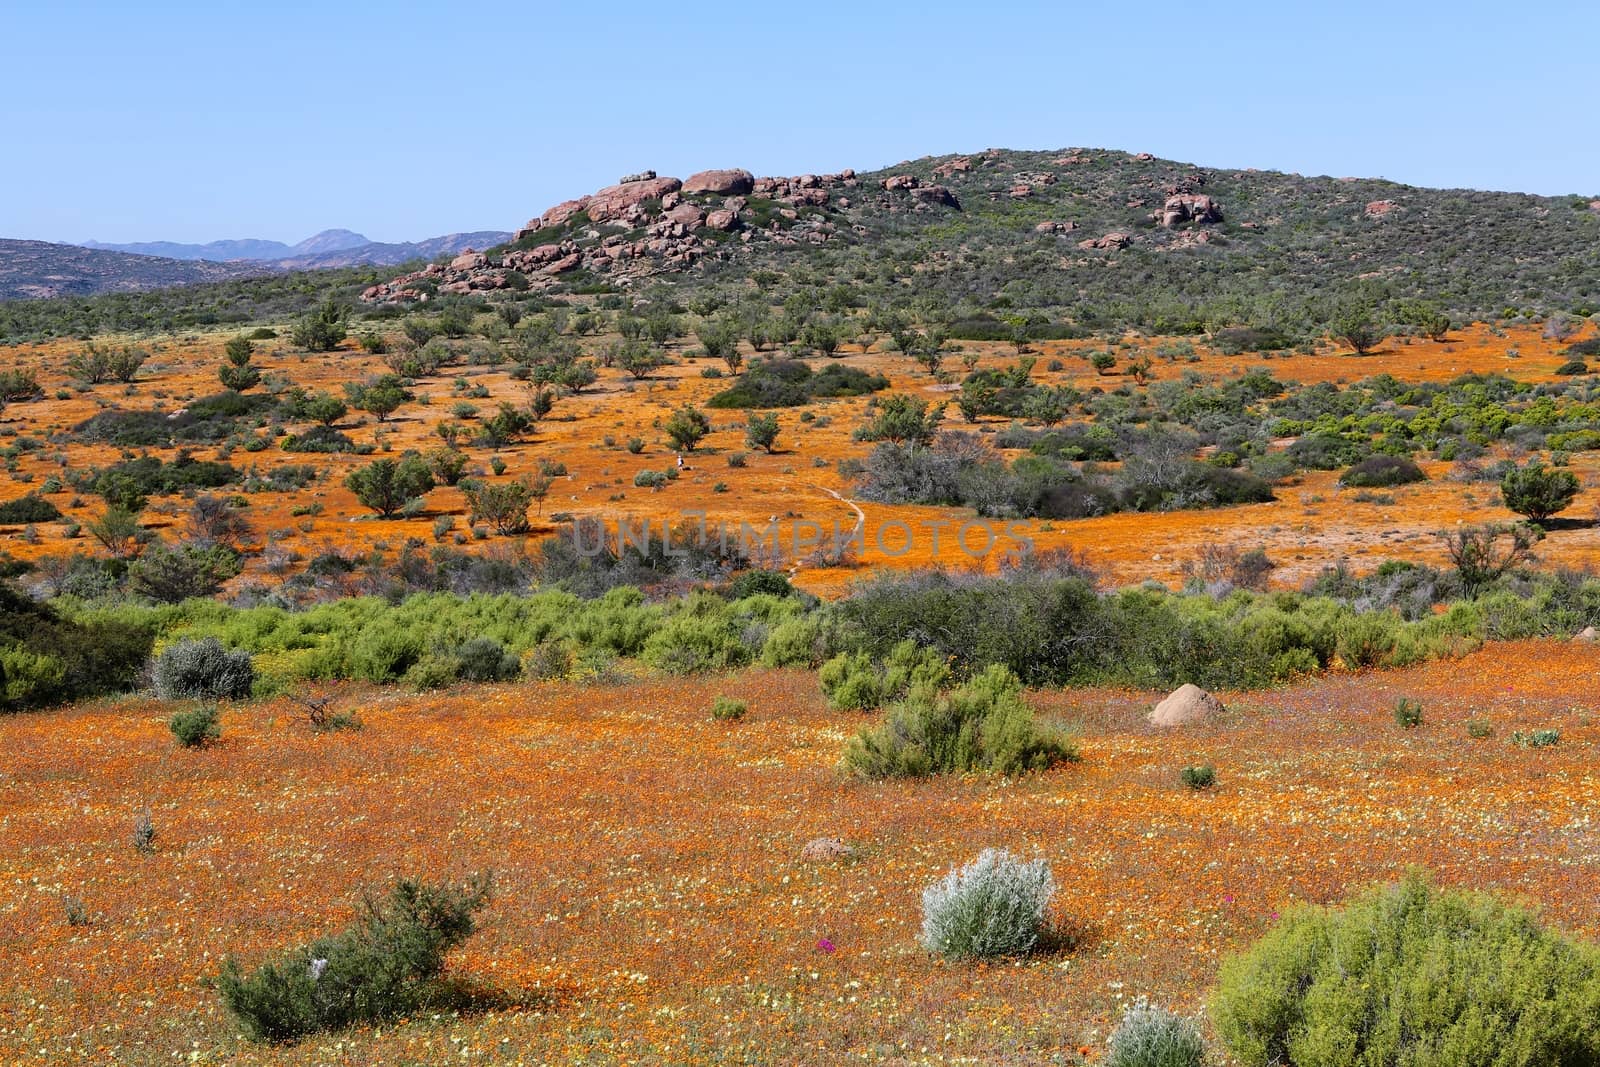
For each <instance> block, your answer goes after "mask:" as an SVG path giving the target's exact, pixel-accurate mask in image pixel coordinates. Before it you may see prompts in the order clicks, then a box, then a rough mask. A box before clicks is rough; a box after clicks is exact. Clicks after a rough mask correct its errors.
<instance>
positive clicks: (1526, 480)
mask: <svg viewBox="0 0 1600 1067" xmlns="http://www.w3.org/2000/svg"><path fill="white" fill-rule="evenodd" d="M1577 495H1578V476H1577V475H1576V474H1573V473H1572V472H1571V471H1569V470H1563V469H1561V468H1560V467H1555V468H1546V467H1545V465H1544V464H1543V463H1541V462H1539V461H1538V460H1533V461H1531V462H1529V464H1528V465H1527V466H1526V467H1521V468H1517V469H1515V470H1510V471H1507V472H1506V476H1505V477H1504V478H1502V479H1500V496H1501V497H1502V498H1503V499H1504V500H1505V502H1506V507H1508V508H1510V509H1511V510H1512V511H1514V512H1516V513H1517V514H1518V515H1526V516H1527V517H1528V518H1530V519H1532V520H1533V521H1534V522H1543V521H1544V520H1545V519H1548V518H1549V517H1550V516H1552V515H1554V514H1556V513H1557V512H1559V511H1564V510H1566V508H1567V507H1568V506H1569V505H1570V504H1571V503H1572V499H1573V497H1575V496H1577Z"/></svg>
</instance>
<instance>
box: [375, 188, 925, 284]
mask: <svg viewBox="0 0 1600 1067" xmlns="http://www.w3.org/2000/svg"><path fill="white" fill-rule="evenodd" d="M914 180H915V179H913V181H914ZM856 185H857V181H856V175H855V171H853V170H845V171H841V172H839V173H838V174H820V175H819V174H802V175H799V176H796V177H767V178H757V177H755V176H754V175H752V174H751V173H750V172H749V171H747V170H742V169H727V170H704V171H700V172H699V173H697V174H691V175H690V176H689V178H688V179H687V180H686V181H679V180H678V179H677V178H664V177H659V176H658V175H657V174H656V172H655V171H653V170H646V171H641V172H639V173H637V174H629V175H627V176H625V177H624V178H623V179H622V180H621V181H620V182H618V183H617V184H615V185H608V186H606V187H605V188H604V189H600V190H597V191H596V192H593V193H591V194H589V195H588V196H583V197H579V198H578V199H576V200H565V201H563V202H561V203H559V204H556V205H555V206H553V207H551V208H549V209H548V210H546V211H545V212H544V213H543V214H541V215H539V216H538V217H536V218H532V219H529V220H528V223H527V225H525V226H524V227H523V228H522V229H520V230H518V231H517V235H516V239H517V240H518V241H519V242H521V241H525V240H526V239H527V238H528V237H531V236H533V235H536V234H538V233H540V232H541V231H544V230H553V229H557V228H565V230H566V232H565V233H561V234H558V235H554V236H557V237H558V238H559V239H557V240H551V241H547V242H543V243H541V244H538V245H535V246H534V247H532V248H521V249H513V250H511V251H508V252H505V253H504V254H502V255H500V256H497V257H490V256H487V255H485V254H484V253H482V252H475V251H471V250H469V251H467V252H463V253H462V254H461V255H459V256H456V257H455V258H454V259H452V260H451V261H450V262H449V263H448V264H441V263H434V264H430V265H429V266H428V267H427V268H425V269H423V270H420V271H414V272H412V273H410V274H406V275H402V276H400V277H398V278H395V279H393V280H391V281H388V282H384V283H382V284H380V285H374V286H372V287H371V288H369V289H367V290H366V291H365V292H364V293H362V294H361V298H362V300H364V301H367V302H368V303H385V302H410V301H422V300H426V299H427V290H428V289H429V288H435V287H436V288H437V289H438V290H439V291H440V292H446V293H466V292H472V291H485V290H494V289H505V288H512V287H515V288H524V287H535V288H538V287H547V286H549V285H551V284H553V283H554V282H555V280H556V279H557V278H558V277H559V276H560V275H563V274H567V273H570V272H572V271H574V270H577V269H579V268H580V267H581V268H583V269H585V270H588V271H593V272H597V273H603V274H610V275H612V276H613V277H614V278H615V279H616V280H620V281H624V282H625V281H628V280H631V279H632V278H634V277H639V276H644V275H648V274H654V273H658V272H660V271H665V270H681V269H683V268H684V267H687V266H690V265H692V264H693V263H695V262H696V261H698V260H700V259H702V258H704V257H705V256H708V255H716V254H719V253H718V244H719V241H720V240H726V238H724V237H721V236H720V235H723V234H728V233H732V232H735V231H742V232H739V240H740V241H742V242H750V241H753V240H764V241H772V242H774V243H777V244H790V245H793V244H801V243H810V244H822V243H824V242H825V241H827V240H828V238H829V237H830V236H831V235H832V234H833V232H834V228H833V224H832V223H831V222H829V221H827V220H826V218H822V217H817V216H815V215H812V216H809V217H806V218H802V217H801V212H800V210H799V209H801V208H808V207H809V208H821V207H824V206H826V205H828V204H829V203H830V201H831V200H832V198H833V197H834V196H835V195H837V194H838V193H839V192H840V191H841V190H847V189H851V188H854V187H855V186H856ZM916 193H917V194H918V195H919V196H921V197H926V196H929V195H933V196H935V197H937V196H938V195H940V194H943V195H944V196H946V197H949V194H948V192H946V191H945V190H944V189H943V188H942V187H940V186H932V187H928V188H927V189H920V188H919V189H917V190H916ZM691 197H692V198H693V199H689V198H691ZM749 197H761V198H764V199H768V200H773V201H777V202H778V203H779V204H782V205H785V206H782V207H779V208H778V210H777V212H776V214H777V216H778V217H779V218H781V219H782V220H783V222H782V223H779V222H778V221H777V220H776V219H772V220H770V221H768V223H767V224H766V227H765V228H763V229H755V228H754V227H751V226H748V225H747V223H746V217H747V215H748V207H749V201H748V198H749ZM718 198H720V200H719V199H718ZM949 199H950V201H952V202H953V201H954V197H949ZM838 204H839V206H841V207H843V206H848V204H849V200H848V199H845V198H844V197H842V196H841V197H840V199H839V201H838ZM580 213H581V214H582V216H583V217H584V218H586V219H587V220H588V221H587V225H581V223H582V219H579V218H578V216H579V215H580ZM575 222H576V223H580V224H579V225H573V224H574V223H575ZM419 283H428V284H419ZM524 283H526V285H524Z"/></svg>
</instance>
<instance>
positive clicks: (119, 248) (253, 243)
mask: <svg viewBox="0 0 1600 1067" xmlns="http://www.w3.org/2000/svg"><path fill="white" fill-rule="evenodd" d="M510 239H511V234H509V233H504V232H501V231H499V230H479V231H478V232H476V233H450V234H445V235H444V236H443V237H430V238H428V239H427V240H425V241H401V242H395V243H386V242H383V241H374V240H372V239H371V238H369V237H367V236H366V235H364V234H359V233H356V232H354V231H353V230H323V231H322V232H321V233H317V234H312V235H311V236H310V237H307V238H306V239H305V240H304V241H301V242H299V243H298V244H292V245H286V244H284V243H283V242H282V241H265V240H261V239H260V238H255V237H246V238H241V239H239V240H234V241H211V242H209V243H208V244H203V245H195V244H180V243H178V242H176V241H140V242H135V243H133V244H103V243H101V242H99V241H85V242H83V247H84V248H92V249H96V250H98V251H101V252H127V253H130V254H133V255H139V256H160V257H162V258H163V259H182V260H207V261H209V262H212V263H236V262H239V261H241V260H243V261H248V262H251V263H265V264H267V265H269V266H272V267H275V268H277V269H280V270H309V269H314V268H317V267H352V266H355V265H357V264H361V263H371V264H377V265H384V264H391V263H404V262H406V261H407V260H411V259H417V258H422V259H432V258H433V257H435V256H442V255H445V254H447V253H450V254H454V253H456V252H461V251H464V250H465V249H468V248H477V249H483V248H488V247H490V246H491V245H497V244H501V243H503V242H505V241H509V240H510Z"/></svg>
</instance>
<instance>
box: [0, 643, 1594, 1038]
mask: <svg viewBox="0 0 1600 1067" xmlns="http://www.w3.org/2000/svg"><path fill="white" fill-rule="evenodd" d="M1597 668H1600V649H1597V648H1596V647H1595V646H1593V645H1585V644H1571V643H1557V642H1552V641H1543V642H1526V643H1512V644H1505V643H1502V644H1491V645H1489V646H1487V647H1485V648H1484V649H1482V650H1480V651H1478V652H1475V653H1473V654H1471V655H1469V656H1467V657H1465V658H1463V659H1460V660H1457V661H1453V662H1442V663H1434V664H1429V665H1426V666H1423V667H1418V668H1414V669H1407V670H1401V671H1392V672H1386V673H1348V672H1335V673H1332V674H1329V675H1327V676H1324V677H1320V678H1316V679H1312V680H1307V681H1304V682H1300V683H1297V684H1295V685H1292V686H1289V687H1286V688H1282V689H1279V690H1274V691H1270V692H1248V693H1224V694H1221V696H1222V697H1223V699H1224V700H1225V701H1226V703H1227V706H1228V711H1227V713H1226V714H1225V715H1223V716H1221V717H1219V718H1217V719H1214V720H1211V721H1209V722H1207V723H1206V724H1204V725H1199V726H1193V727H1188V728H1184V729H1181V730H1175V731H1166V732H1158V731H1156V730H1154V729H1153V728H1151V727H1149V726H1148V725H1146V723H1145V721H1144V714H1145V712H1146V711H1147V710H1148V708H1149V706H1150V704H1151V703H1152V702H1153V700H1154V698H1155V695H1152V694H1149V693H1136V692H1124V691H1106V690H1073V691H1065V692H1062V691H1052V692H1039V693H1034V694H1031V699H1032V701H1033V703H1034V704H1035V706H1036V708H1037V709H1038V711H1039V713H1040V714H1041V715H1042V716H1043V717H1045V718H1047V719H1058V720H1065V721H1070V722H1076V723H1078V724H1079V725H1080V729H1081V748H1082V753H1083V759H1082V761H1081V762H1079V763H1075V764H1066V765H1063V766H1061V767H1059V768H1057V769H1055V770H1052V771H1049V772H1047V773H1042V774H1037V775H1033V776H1030V777H1027V778H1025V779H1022V780H1018V781H1005V780H996V779H992V778H983V777H973V778H957V779H952V778H933V779H925V780H919V781H891V782H881V783H870V784H869V783H861V782H857V781H853V780H849V779H846V778H843V777H841V775H840V774H839V773H838V771H837V770H836V764H837V761H838V758H839V755H840V752H841V750H842V747H843V745H844V742H845V740H846V738H847V737H848V736H849V735H850V734H851V733H852V732H853V731H855V730H856V729H857V728H859V727H860V726H861V725H863V724H864V723H866V722H869V721H872V719H873V718H874V716H871V715H864V714H862V713H857V712H838V711H832V710H830V709H829V708H828V707H827V705H826V703H825V701H824V700H823V699H822V697H821V695H820V693H819V691H818V687H817V681H816V677H815V675H813V674H811V673H807V672H799V671H773V670H749V671H745V672H742V673H737V674H732V675H723V676H709V677H706V676H702V677H699V678H696V679H693V680H688V681H685V680H681V679H671V680H668V679H664V678H659V677H651V676H646V677H635V678H632V679H628V680H624V681H622V682H620V683H618V684H614V685H590V686H582V685H577V684H571V683H549V684H518V685H501V686H471V687H460V688H456V689H453V690H449V691H447V692H444V693H438V694H429V695H413V694H409V693H405V692H401V691H398V690H392V689H390V690H382V689H366V688H360V687H347V688H344V689H341V690H338V691H337V692H336V693H335V706H336V707H338V708H340V709H342V710H354V711H356V712H358V714H359V715H360V717H361V719H362V721H363V723H364V728H363V729H361V730H360V731H357V732H347V733H334V734H314V733H313V732H311V731H310V730H309V729H308V728H307V726H306V725H305V723H304V721H303V719H301V718H299V717H298V716H297V714H296V707H295V706H294V705H292V704H290V703H288V702H286V701H282V700H279V701H271V702H261V703H252V704H243V705H235V706H230V707H227V708H225V709H224V712H223V740H222V741H221V742H220V743H218V744H216V745H213V746H209V747H206V748H203V749H198V750H184V749H179V748H177V747H176V746H175V744H174V742H173V740H172V738H171V736H170V735H169V734H168V731H167V729H166V726H165V723H164V718H165V716H166V715H167V714H168V713H169V712H170V710H171V709H170V708H169V707H167V706H164V705H162V704H160V703H157V702H154V701H152V700H150V699H148V698H144V697H130V698H124V699H117V700H107V701H98V702H90V703H86V704H83V705H80V706H76V707H71V708H66V709H61V710H56V711H50V712H42V713H37V714H28V715H21V716H12V717H8V718H6V719H4V720H3V721H0V737H3V743H4V747H5V752H6V756H5V759H4V761H3V762H0V878H3V884H4V885H5V887H6V889H5V893H4V894H3V895H0V1061H3V1062H5V1063H41V1064H57V1063H94V1064H119V1065H155V1064H171V1063H229V1064H268V1063H271V1064H378V1063H381V1064H417V1065H421V1064H430V1065H431V1064H442V1063H494V1064H518V1063H521V1064H534V1063H619V1064H620V1063H629V1064H632V1063H638V1064H654V1063H685V1062H693V1063H715V1062H722V1063H845V1062H860V1061H871V1062H899V1063H933V1062H962V1063H1017V1062H1043V1063H1051V1062H1054V1063H1071V1062H1078V1059H1079V1057H1080V1049H1082V1050H1093V1049H1095V1048H1098V1047H1100V1042H1102V1041H1103V1039H1104V1037H1105V1035H1106V1033H1107V1032H1108V1030H1109V1029H1110V1027H1111V1026H1112V1025H1114V1023H1115V1020H1116V1018H1117V1017H1118V1015H1119V1013H1120V1008H1121V1006H1123V1005H1124V1004H1126V1003H1128V1002H1129V1001H1130V999H1131V998H1133V997H1135V996H1136V995H1139V994H1149V995H1150V996H1151V997H1152V998H1154V999H1156V1000H1158V1001H1160V1002H1162V1003H1165V1004H1168V1005H1171V1006H1173V1007H1174V1008H1176V1009H1178V1010H1180V1011H1183V1012H1193V1011H1196V1010H1197V1009H1199V1008H1200V1006H1201V1005H1202V1004H1203V1003H1204V1000H1205V998H1206V996H1207V994H1208V991H1209V988H1210V986H1211V985H1212V983H1213V981H1214V979H1215V975H1216V972H1217V967H1218V961H1219V957H1221V956H1223V955H1224V954H1226V953H1228V952H1230V951H1232V950H1236V949H1238V948H1240V947H1242V946H1244V945H1246V944H1248V943H1249V942H1251V941H1252V940H1253V939H1255V938H1256V937H1258V936H1259V935H1260V934H1261V933H1262V932H1263V931H1264V930H1265V929H1266V928H1267V927H1268V926H1269V924H1270V923H1271V922H1272V920H1273V917H1274V915H1275V914H1277V913H1278V912H1279V911H1280V910H1281V909H1282V908H1283V907H1284V906H1285V905H1287V904H1289V903H1291V902H1294V901H1307V900H1309V901H1330V900H1335V899H1338V898H1340V897H1342V896H1344V895H1345V894H1346V893H1347V892H1348V891H1350V890H1352V889H1354V888H1357V887H1361V886H1364V885H1367V884H1370V883H1373V882H1375V881H1382V880H1385V879H1392V878H1395V877H1396V876H1397V875H1398V874H1399V873H1400V872H1401V871H1402V870H1404V869H1405V868H1406V867H1407V866H1408V865H1421V866H1423V867H1426V868H1428V869H1430V870H1432V871H1433V872H1435V875H1436V877H1437V878H1438V880H1439V881H1440V882H1441V883H1443V884H1449V885H1462V886H1474V887H1481V888H1486V889H1493V890H1496V891H1498V892H1501V893H1503V894H1506V895H1508V896H1511V897H1514V898H1521V899H1526V900H1528V901H1531V902H1534V903H1535V904H1537V905H1539V906H1541V907H1542V908H1543V909H1544V911H1545V914H1546V915H1547V916H1548V917H1549V918H1550V919H1551V920H1552V921H1554V922H1557V923H1559V924H1561V925H1563V926H1565V927H1567V928H1568V929H1570V930H1572V931H1573V932H1575V933H1577V934H1578V935H1580V936H1586V937H1589V938H1594V937H1596V936H1600V898H1597V896H1596V894H1595V892H1594V887H1595V885H1596V884H1597V883H1596V878H1597V876H1600V823H1597V822H1596V816H1595V811H1596V802H1597V800H1600V777H1597V772H1596V770H1595V767H1596V760H1595V753H1596V745H1597V742H1600V727H1597V726H1596V724H1595V721H1594V705H1593V696H1592V694H1593V679H1594V677H1595V672H1596V670H1597ZM721 694H726V695H729V696H733V697H737V698H741V699H744V700H747V701H748V702H749V706H750V713H749V715H748V716H747V717H746V718H745V719H744V720H743V721H741V722H737V723H724V722H717V721H713V720H712V719H711V717H710V714H709V707H710V705H711V703H712V701H713V699H714V698H715V697H716V696H717V695H721ZM1400 696H1408V697H1411V698H1414V699H1417V700H1420V701H1421V702H1422V704H1423V706H1424V708H1425V716H1424V721H1423V723H1422V725H1421V726H1419V727H1417V728H1416V729H1412V730H1403V729H1401V728H1400V727H1398V726H1397V725H1396V723H1395V722H1394V719H1393V715H1392V709H1393V707H1394V704H1395V701H1396V699H1397V698H1398V697H1400ZM1469 721H1473V722H1475V723H1486V724H1488V726H1489V727H1491V728H1492V731H1493V733H1492V736H1487V737H1484V736H1481V735H1482V734H1483V732H1484V731H1483V729H1482V728H1481V726H1480V727H1479V728H1476V729H1474V730H1473V731H1471V732H1470V733H1469V730H1468V728H1467V723H1468V722H1469ZM1542 728H1555V729H1559V730H1560V731H1561V740H1560V743H1559V744H1558V745H1555V746H1553V747H1549V748H1538V749H1530V748H1523V747H1518V746H1516V745H1514V744H1513V743H1512V742H1511V740H1510V738H1511V734H1512V733H1513V731H1516V730H1523V731H1526V730H1531V729H1542ZM1199 762H1207V763H1210V764H1212V765H1214V766H1215V767H1216V770H1217V777H1218V784H1217V786H1216V787H1215V788H1214V789H1212V790H1209V791H1205V792H1195V791H1190V790H1187V789H1185V788H1184V787H1183V786H1182V785H1181V784H1180V782H1179V771H1180V770H1181V768H1183V767H1184V766H1186V765H1189V764H1193V763H1199ZM146 810H148V812H149V813H150V817H151V821H152V824H153V826H154V828H155V832H156V837H155V850H154V852H153V853H151V854H148V855H146V854H141V853H139V852H137V851H136V850H135V849H134V847H133V845H132V840H131V835H132V832H133V828H134V823H135V820H136V819H137V818H138V817H139V816H140V814H141V813H142V812H144V811H146ZM819 836H838V837H840V838H842V839H844V840H845V841H847V842H848V843H849V844H851V845H852V846H854V847H855V848H856V849H857V850H858V851H857V854H856V856H855V857H854V858H852V859H849V860H843V861H830V862H821V863H812V862H806V861H803V860H802V859H801V858H800V852H801V848H802V846H803V845H804V844H805V843H806V842H807V841H808V840H810V839H813V838H816V837H819ZM990 846H995V847H1007V848H1010V849H1011V850H1013V851H1014V852H1016V853H1019V854H1021V855H1024V856H1033V855H1038V856H1043V857H1045V858H1046V859H1048V860H1049V862H1050V863H1051V864H1052V866H1053V868H1054V871H1055V876H1056V879H1057V881H1058V883H1059V886H1060V890H1059V892H1058V894H1057V897H1056V900H1055V903H1054V904H1053V906H1052V912H1053V916H1054V918H1055V919H1056V920H1057V921H1059V922H1060V923H1061V925H1062V926H1063V927H1064V928H1066V929H1069V930H1071V931H1072V932H1073V934H1074V939H1075V943H1074V944H1072V946H1071V947H1066V948H1060V949H1057V950H1053V951H1052V952H1049V953H1046V954H1043V955H1038V956H1033V957H1029V958H1027V959H1025V960H1021V961H1017V962H1004V963H988V964H946V963H941V962H938V961H937V960H936V959H934V958H931V957H930V956H929V955H927V954H926V953H925V952H924V951H923V950H922V949H921V948H920V947H919V946H918V944H917V940H916V938H917V931H918V923H919V896H920V892H921V889H922V888H923V887H924V886H925V885H926V884H927V883H929V882H930V881H932V880H934V879H935V878H937V877H939V876H940V875H942V874H943V873H944V872H945V871H946V870H948V869H950V868H951V867H952V866H954V865H957V864H960V863H964V862H966V861H967V860H969V859H970V858H971V857H972V856H973V855H975V854H976V853H977V852H978V851H979V850H981V849H982V848H985V847H990ZM485 868H492V869H493V871H494V872H495V895H494V899H493V900H492V902H491V903H490V905H489V906H488V908H487V909H486V910H485V911H484V912H483V913H482V916H481V918H482V924H481V928H480V930H479V932H478V933H477V934H476V935H475V936H474V937H473V938H472V939H471V940H470V941H468V942H467V944H466V946H465V947H464V948H463V949H462V950H460V951H458V952H457V953H456V954H455V955H454V956H453V957H452V960H451V968H452V972H453V973H455V974H458V975H461V976H463V977H467V978H471V979H475V980H481V981H483V982H485V983H488V984H492V985H494V986H496V987H499V988H503V989H507V990H512V991H516V994H517V995H516V996H515V998H514V999H515V1000H516V1001H517V1006H515V1007H502V1009H500V1010H496V1011H492V1012H488V1013H482V1014H469V1015H463V1016H460V1017H453V1016H452V1017H445V1018H416V1019H409V1020H404V1021H400V1022H398V1023H396V1024H394V1025H390V1026H385V1027H382V1028H380V1029H357V1030H350V1031H343V1032H336V1033H331V1034H325V1035H319V1036H316V1037H313V1038H310V1039H307V1040H305V1041H303V1042H301V1043H300V1044H298V1045H294V1046H288V1047H281V1048H280V1047H272V1046H259V1045H251V1044H248V1043H246V1042H244V1041H243V1040H242V1039H241V1038H240V1037H239V1036H238V1033H237V1030H236V1027H235V1025H234V1024H233V1023H232V1022H231V1021H230V1020H229V1019H228V1018H227V1017H226V1015H225V1014H224V1013H223V1011H222V1009H221V1007H220V1005H219V1002H218V998H217V996H216V994H215V992H214V991H212V990H211V989H210V988H208V987H207V986H206V985H205V984H204V983H205V979H206V978H207V977H208V976H210V975H213V974H215V973H216V971H217V968H218V965H219V963H220V961H221V959H222V957H223V956H224V955H226V954H229V953H232V954H236V955H237V956H239V957H240V958H241V959H242V960H243V961H244V962H245V963H246V964H254V963H255V962H257V961H259V960H261V959H263V958H266V957H269V956H272V955H274V954H276V953H278V952H280V951H283V950H285V949H287V948H289V947H290V946H293V945H297V944H301V943H303V942H304V941H306V940H308V939H310V938H312V937H314V936H317V935H319V934H322V933H325V932H328V931H330V930H332V929H336V928H338V927H340V926H342V925H344V924H345V923H346V922H347V921H348V920H349V918H350V917H351V915H352V913H353V908H354V906H355V904H356V903H357V902H358V900H359V895H360V892H361V891H362V890H363V889H379V890H381V889H382V888H383V887H384V886H385V885H386V884H387V883H388V882H389V881H390V880H391V879H392V878H394V877H396V876H397V875H400V874H425V875H427V876H429V877H441V876H451V877H461V876H464V875H466V874H468V873H469V872H473V871H476V870H480V869H485ZM67 897H73V898H76V899H78V900H80V901H81V902H82V906H83V908H84V910H85V911H86V913H87V916H88V919H89V922H88V924H87V925H69V923H68V922H67V921H66V919H65V917H64V901H65V899H66V898H67ZM1090 1055H1091V1056H1092V1055H1093V1053H1092V1051H1091V1052H1090Z"/></svg>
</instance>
